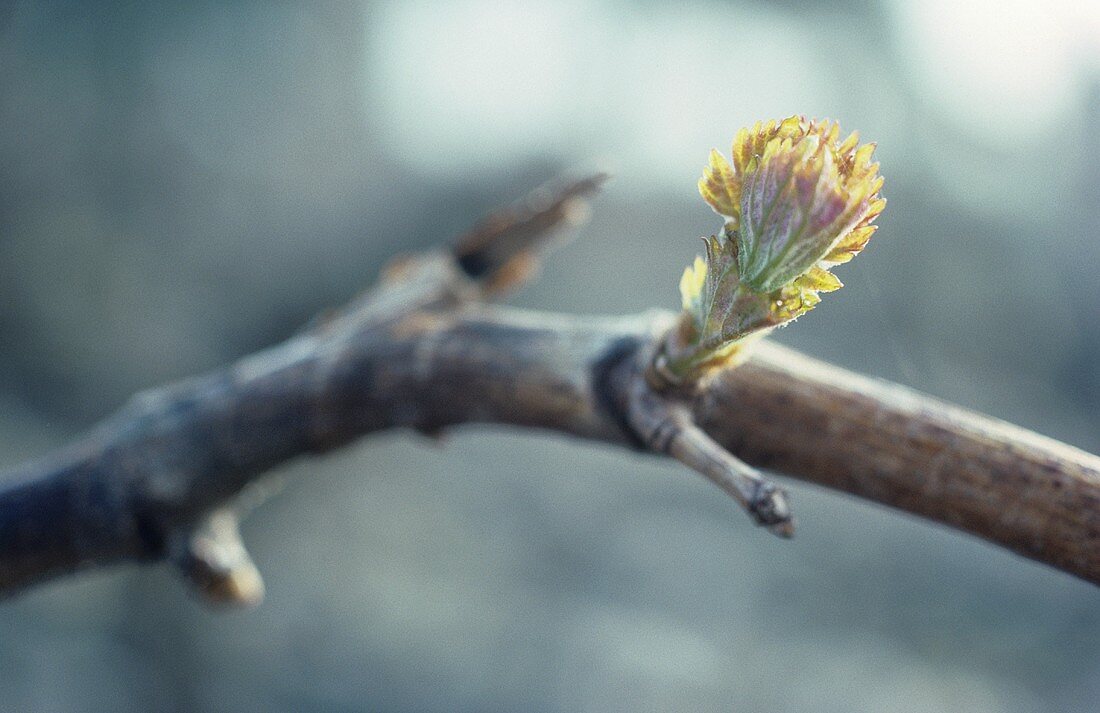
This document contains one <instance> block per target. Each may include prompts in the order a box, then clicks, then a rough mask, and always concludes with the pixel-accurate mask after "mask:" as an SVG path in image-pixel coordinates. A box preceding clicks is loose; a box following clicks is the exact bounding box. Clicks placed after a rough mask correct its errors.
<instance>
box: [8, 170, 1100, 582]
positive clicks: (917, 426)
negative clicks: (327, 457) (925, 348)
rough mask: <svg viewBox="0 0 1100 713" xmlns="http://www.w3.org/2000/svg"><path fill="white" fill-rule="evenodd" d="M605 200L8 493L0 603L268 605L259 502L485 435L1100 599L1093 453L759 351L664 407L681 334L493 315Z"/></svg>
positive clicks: (475, 239)
mask: <svg viewBox="0 0 1100 713" xmlns="http://www.w3.org/2000/svg"><path fill="white" fill-rule="evenodd" d="M597 183H598V181H593V180H590V181H587V182H578V183H576V184H573V185H571V186H568V187H566V188H565V189H564V190H563V191H561V192H560V193H559V194H557V195H556V196H548V197H546V198H545V199H544V200H543V201H542V203H540V204H536V205H534V206H533V207H532V206H526V207H525V206H520V207H517V208H512V209H509V211H507V212H505V213H502V214H498V215H497V216H496V217H494V218H492V219H490V220H489V221H487V222H486V223H485V224H484V225H483V226H482V227H481V228H479V229H478V230H476V231H474V233H472V234H471V235H470V236H467V237H466V238H465V239H464V240H463V241H461V242H460V244H459V247H458V248H457V249H456V251H455V254H454V255H452V254H450V253H440V254H437V255H429V256H425V257H423V258H418V259H414V260H408V261H406V262H405V263H402V264H400V265H398V266H396V267H394V268H392V269H391V270H390V271H389V272H388V274H387V277H386V278H385V279H384V281H383V283H382V284H381V285H380V286H379V287H378V288H377V289H375V290H374V291H373V292H371V293H368V294H367V295H365V296H363V297H361V298H360V299H358V300H357V301H356V302H354V303H353V304H352V305H350V306H349V307H348V308H347V309H345V310H344V311H343V312H341V313H339V314H336V315H334V316H331V317H329V318H328V319H327V320H325V321H323V322H321V323H319V324H317V325H315V326H313V327H312V328H311V329H310V330H309V331H307V332H305V333H303V334H301V335H299V336H297V337H295V338H293V339H291V340H290V341H288V342H286V343H284V344H282V345H279V346H277V347H274V348H272V349H269V350H267V351H265V352H262V353H260V354H257V355H253V356H250V357H247V358H245V359H243V360H241V361H240V362H238V363H236V364H234V365H232V366H230V367H228V368H226V369H224V370H222V371H219V372H216V373H213V374H210V375H207V376H204V377H200V378H196V379H192V380H189V381H186V382H182V383H180V384H177V385H173V386H169V387H166V388H163V389H158V390H155V391H152V392H149V393H147V394H143V395H139V396H138V397H136V398H135V399H134V400H133V402H132V403H131V404H130V405H128V406H127V407H126V408H125V409H124V410H123V411H122V412H121V413H120V414H118V415H116V416H115V417H113V418H111V419H109V420H107V421H105V422H104V423H103V424H102V425H100V426H99V427H97V428H96V429H95V430H93V431H92V432H91V433H90V434H88V435H87V436H86V437H84V438H82V439H80V440H79V441H78V442H77V443H74V444H73V445H71V446H70V447H68V448H66V449H64V450H63V451H62V452H60V453H58V454H54V455H52V456H50V457H48V458H46V459H44V460H42V461H39V462H36V463H31V464H27V465H25V466H23V467H22V468H19V469H17V471H16V472H14V473H12V474H10V475H9V476H8V477H6V478H4V479H2V480H0V592H2V593H9V594H10V593H13V592H17V591H19V590H21V589H22V588H24V587H26V586H27V585H30V584H33V583H35V582H40V581H43V580H45V579H48V578H49V577H51V576H56V575H61V574H66V573H70V572H73V571H76V570H78V569H81V568H84V567H89V566H101V565H106V564H111V563H117V562H122V561H130V560H138V561H153V560H157V559H167V560H169V561H171V562H173V563H175V564H176V566H178V567H179V569H180V570H181V571H182V572H183V573H184V574H185V575H186V577H187V578H188V580H189V581H190V582H192V583H193V584H194V585H195V586H196V587H197V589H198V590H199V591H200V592H202V593H204V594H205V595H206V596H208V597H209V598H210V599H212V600H215V601H227V602H236V603H251V602H254V601H257V600H258V599H259V597H260V596H261V595H262V583H261V581H260V579H259V576H258V574H257V573H256V571H255V568H254V567H253V565H252V564H251V562H250V561H249V559H248V556H247V553H246V551H245V549H244V547H243V545H242V544H241V542H240V539H239V534H238V532H237V528H236V521H235V515H234V514H233V512H232V506H233V503H234V502H235V496H236V495H237V494H238V493H240V491H241V490H242V489H244V488H245V487H246V486H247V485H249V484H250V483H252V482H253V481H255V480H257V479H259V478H261V477H262V476H263V474H264V473H265V472H266V471H268V470H269V469H271V468H272V467H273V466H275V465H277V464H279V463H281V462H284V461H286V460H288V459H291V458H294V457H297V456H300V455H303V454H311V453H321V452H324V451H327V450H331V449H333V448H337V447H339V446H341V445H343V444H346V443H348V442H349V441H352V440H354V439H356V438H359V437H361V436H363V435H365V434H368V433H372V432H376V431H380V430H385V429H390V428H400V427H407V428H414V429H417V430H420V431H422V432H425V433H436V432H438V431H440V430H441V429H445V428H448V427H450V426H454V425H458V424H465V423H488V422H492V423H500V424H507V425H512V426H518V427H528V428H540V429H546V430H550V431H554V432H558V433H564V434H569V435H572V436H576V437H580V438H586V439H594V440H599V441H605V442H610V443H614V444H618V445H621V446H624V447H629V448H635V449H642V450H648V451H652V452H655V453H661V454H667V455H671V456H672V457H675V458H677V459H679V460H681V461H682V462H684V463H686V464H687V465H689V466H690V467H692V468H695V469H697V470H699V471H700V472H701V473H703V474H704V475H706V476H707V477H709V478H711V479H712V480H714V481H715V482H716V483H717V484H718V485H719V486H720V487H722V488H723V489H724V490H726V491H727V492H729V493H730V494H731V495H732V496H734V497H735V498H737V499H738V501H739V502H741V503H742V504H743V505H744V506H745V507H746V508H747V509H748V510H749V512H750V514H751V515H752V516H753V517H754V518H755V519H756V520H757V521H758V522H759V523H761V524H764V525H766V526H768V527H769V528H770V529H772V530H773V531H775V532H777V533H779V534H790V531H791V526H792V521H791V519H790V512H789V508H788V506H787V502H786V499H785V497H784V494H783V491H782V490H781V489H778V488H776V487H775V486H774V485H772V484H770V483H769V482H768V481H767V480H766V479H764V478H763V477H761V476H760V475H759V473H757V472H756V471H755V470H754V469H753V468H752V467H750V466H749V465H746V464H745V463H748V464H751V465H752V466H756V467H761V468H768V469H774V470H777V471H781V472H784V473H787V474H789V475H792V476H794V477H796V478H799V479H802V480H806V481H810V482H814V483H818V484H821V485H825V486H827V487H831V488H835V489H839V490H843V491H846V492H849V493H852V494H853V495H856V496H859V497H862V498H866V499H869V500H873V501H876V502H879V503H883V504H885V505H889V506H891V507H894V508H898V509H900V510H905V511H908V512H911V513H915V514H918V515H921V516H923V517H926V518H928V519H931V520H934V521H937V522H940V523H943V524H946V525H949V526H951V527H954V528H957V529H960V530H963V531H966V532H970V533H972V534H974V535H977V536H979V537H983V538H985V539H987V540H989V541H991V542H994V543H996V544H998V545H1001V546H1004V547H1007V548H1009V549H1011V550H1013V551H1015V552H1018V553H1020V554H1022V555H1024V556H1026V557H1030V558H1032V559H1035V560H1039V561H1041V562H1046V563H1047V564H1050V565H1052V566H1054V567H1057V568H1059V569H1062V570H1064V571H1066V572H1069V573H1071V574H1074V575H1076V576H1078V577H1081V578H1083V579H1086V580H1088V581H1091V582H1094V583H1098V584H1100V458H1097V457H1096V456H1093V455H1090V454H1088V453H1084V452H1082V451H1080V450H1077V449H1075V448H1072V447H1070V446H1067V445H1064V444H1061V443H1058V442H1056V441H1052V440H1050V439H1046V438H1043V437H1041V436H1038V435H1036V434H1033V433H1030V432H1028V431H1025V430H1023V429H1020V428H1017V427H1015V426H1011V425H1009V424H1006V423H1002V422H1000V421H997V420H995V419H991V418H988V417H985V416H980V415H977V414H974V413H971V412H968V411H964V410H962V409H959V408H956V407H953V406H950V405H947V404H944V403H941V402H939V401H936V400H934V399H930V398H928V397H925V396H921V395H919V394H916V393H914V392H912V391H909V390H907V389H905V388H903V387H899V386H894V385H890V384H887V383H884V382H881V381H877V380H873V379H869V378H866V377H862V376H858V375H856V374H852V373H850V372H847V371H844V370H842V369H838V368H836V367H832V366H828V365H826V364H823V363H821V362H818V361H816V360H813V359H810V358H808V357H805V356H802V355H800V354H797V353H795V352H793V351H791V350H789V349H785V348H782V347H780V346H777V345H773V344H767V343H762V344H760V345H758V346H757V347H756V348H755V351H754V352H753V356H752V358H751V359H750V360H749V361H748V362H746V363H745V364H743V365H741V366H739V367H737V368H735V369H730V370H727V371H725V372H723V373H721V374H720V375H719V376H718V377H717V378H714V379H712V380H710V381H707V382H706V383H704V384H701V385H698V387H697V388H695V389H694V390H691V391H669V390H666V389H661V388H658V387H655V386H653V385H652V384H650V383H649V382H648V381H647V379H646V372H647V367H648V365H649V364H650V363H651V355H652V353H653V349H654V347H655V345H656V344H657V343H658V342H659V340H660V339H661V336H662V335H663V334H664V333H665V331H666V330H667V329H668V328H669V326H670V325H671V324H672V323H673V321H674V319H675V316H674V315H671V314H667V313H648V314H644V315H641V316H637V317H630V318H616V319H611V318H607V319H598V318H576V317H569V316H562V315H552V314H545V313H536V312H525V311H520V310H513V309H505V308H500V307H495V306H492V305H488V304H485V303H484V301H483V298H484V297H485V296H486V295H487V294H490V293H492V292H494V291H496V290H498V289H500V288H501V287H502V286H503V285H506V284H508V283H509V282H512V281H514V279H515V277H516V276H517V275H518V274H520V273H522V272H524V271H526V270H527V269H528V268H529V267H530V266H531V260H532V254H533V253H532V250H533V248H534V247H536V246H537V245H538V244H539V242H540V240H541V238H540V237H539V236H541V235H543V234H544V233H545V232H546V231H547V230H548V229H549V228H552V227H554V226H556V225H558V224H559V223H561V222H562V221H563V220H566V219H568V218H569V217H570V216H571V215H575V214H576V210H575V208H576V206H577V202H578V201H579V200H580V198H581V197H582V196H583V195H584V194H585V193H587V192H589V191H591V190H592V189H593V188H594V187H595V185H596V184H597ZM456 256H457V257H456ZM520 266H522V268H523V269H519V268H520ZM739 459H740V460H739ZM741 461H744V462H741Z"/></svg>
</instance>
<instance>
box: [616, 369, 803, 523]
mask: <svg viewBox="0 0 1100 713" xmlns="http://www.w3.org/2000/svg"><path fill="white" fill-rule="evenodd" d="M649 361H650V362H651V361H652V360H649ZM651 378H652V375H651V374H650V373H649V372H638V371H635V372H634V373H632V374H631V375H630V376H629V379H630V385H629V386H628V387H627V388H628V389H629V396H628V398H627V399H626V404H625V406H626V409H627V421H628V423H630V425H631V426H632V427H633V429H634V431H635V433H636V434H637V436H638V438H639V439H640V440H641V441H642V443H643V444H645V446H646V447H647V448H648V449H650V450H652V451H655V452H657V453H665V454H667V455H670V456H672V457H673V458H675V459H676V460H678V461H680V462H681V463H683V464H684V465H686V466H688V467H689V468H691V469H692V470H695V471H696V472H698V473H701V474H702V475H704V476H706V477H707V478H708V479H710V480H711V482H713V483H714V484H715V485H717V486H718V487H720V488H721V489H722V490H724V491H725V492H726V493H728V494H729V495H731V496H732V497H733V498H734V500H736V501H737V502H738V503H740V504H741V506H742V507H744V508H745V510H746V511H747V512H748V513H749V515H750V516H751V517H752V518H753V520H755V521H756V523H757V524H758V525H763V526H764V527H766V528H767V529H768V531H769V532H771V533H773V534H775V535H778V536H779V537H783V538H789V537H792V536H793V535H794V518H793V516H792V515H791V506H790V503H789V502H788V500H787V493H786V491H784V490H783V489H782V488H780V487H779V486H778V485H776V484H775V483H773V482H771V481H770V480H768V479H767V478H765V477H764V476H763V475H761V473H760V472H759V471H758V470H756V469H755V468H753V467H752V466H750V465H748V464H747V463H744V462H742V461H741V460H740V459H738V458H737V457H735V456H734V455H733V454H732V453H730V452H729V451H727V450H726V449H725V448H723V447H722V446H721V445H719V444H718V443H717V442H715V440H714V439H713V438H711V437H710V436H709V435H708V434H707V433H706V432H705V431H704V430H703V429H701V428H700V427H699V426H698V425H697V424H696V423H695V422H694V420H693V419H692V416H691V413H690V410H689V409H688V408H687V407H686V405H685V404H684V403H682V402H680V401H678V400H677V399H676V397H675V396H669V395H667V394H665V393H663V392H662V391H661V387H660V386H659V385H658V386H654V385H653V384H652V383H650V381H649V379H651Z"/></svg>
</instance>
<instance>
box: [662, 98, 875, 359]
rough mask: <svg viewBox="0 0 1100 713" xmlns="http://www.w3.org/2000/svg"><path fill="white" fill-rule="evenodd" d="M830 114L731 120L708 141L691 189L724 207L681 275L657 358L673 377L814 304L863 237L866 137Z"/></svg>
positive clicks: (867, 226)
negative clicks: (733, 130)
mask: <svg viewBox="0 0 1100 713" xmlns="http://www.w3.org/2000/svg"><path fill="white" fill-rule="evenodd" d="M839 139H840V126H839V125H838V124H836V123H834V122H829V121H828V120H826V121H820V122H818V121H813V120H807V119H806V118H805V117H801V116H792V117H788V118H786V119H784V120H782V121H779V122H776V121H768V122H766V123H761V122H757V123H756V124H755V125H753V126H752V128H743V129H741V130H740V131H738V132H737V135H736V137H735V138H734V141H733V147H732V150H731V152H730V157H731V160H729V161H727V160H726V158H725V157H724V156H723V155H722V154H721V153H719V152H718V151H712V152H711V155H710V161H709V164H708V165H707V167H706V168H705V169H704V171H703V177H702V178H701V179H700V180H699V193H700V194H701V195H702V196H703V199H704V200H705V201H706V202H707V203H708V204H709V205H710V207H711V208H713V209H714V211H715V212H716V213H718V215H720V216H721V217H722V218H724V221H725V224H724V226H723V230H722V232H721V233H719V234H718V235H715V236H711V237H709V238H704V243H705V258H696V259H695V262H694V263H693V264H692V265H691V266H690V267H688V268H687V270H685V271H684V276H683V278H682V279H681V281H680V292H681V296H682V298H683V308H684V322H683V324H682V325H681V329H680V330H679V331H678V337H677V340H676V342H675V343H674V344H673V346H672V347H671V349H669V348H668V347H666V354H665V365H666V367H667V369H668V371H670V372H671V373H672V374H674V375H675V376H677V377H678V378H686V377H691V376H699V375H701V373H702V372H703V371H705V370H707V369H709V368H711V367H714V366H718V365H721V364H723V363H727V362H728V360H729V359H731V358H732V357H733V356H734V355H736V353H737V352H738V349H739V347H740V346H742V345H743V344H745V343H746V342H747V340H749V339H750V338H753V337H756V336H761V335H763V334H766V333H767V332H768V331H770V330H771V329H774V328H775V327H778V326H781V325H783V324H786V323H788V322H790V321H791V320H793V319H795V318H797V317H799V316H800V315H802V314H805V313H806V312H808V311H809V310H811V309H813V308H814V307H815V306H816V305H817V304H818V303H819V302H820V301H821V297H820V293H822V292H832V291H834V290H838V289H840V288H841V287H842V286H843V285H842V283H841V282H840V280H838V279H837V278H836V277H835V276H834V275H833V274H832V273H831V272H829V269H830V268H831V267H833V266H834V265H839V264H841V263H845V262H848V261H849V260H851V259H852V258H853V257H854V256H855V255H857V254H858V253H859V252H860V251H861V250H862V249H863V248H864V247H865V246H866V244H867V241H868V240H870V239H871V236H872V235H873V234H874V232H875V228H876V226H874V225H872V224H871V222H872V221H873V220H874V219H875V218H876V217H877V216H878V215H879V213H881V212H882V209H883V207H884V206H885V205H886V201H885V200H884V199H882V198H880V197H879V190H880V189H881V188H882V177H881V176H879V175H878V164H877V163H872V162H871V156H872V154H873V153H874V149H875V145H874V144H863V145H860V144H859V136H858V134H856V133H852V134H850V135H849V136H848V137H847V138H846V139H844V140H843V141H840V140H839Z"/></svg>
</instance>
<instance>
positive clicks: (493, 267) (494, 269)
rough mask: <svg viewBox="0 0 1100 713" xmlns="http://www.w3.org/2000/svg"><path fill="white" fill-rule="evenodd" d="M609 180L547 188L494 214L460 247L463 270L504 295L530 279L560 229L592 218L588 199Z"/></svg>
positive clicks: (603, 177) (596, 178) (598, 176)
mask: <svg viewBox="0 0 1100 713" xmlns="http://www.w3.org/2000/svg"><path fill="white" fill-rule="evenodd" d="M607 178H608V175H607V174H606V173H597V174H594V175H591V176H587V177H585V178H582V179H579V180H576V181H571V182H569V183H565V184H558V185H551V186H543V187H541V188H538V189H536V190H534V191H532V192H531V193H530V194H528V195H527V196H526V197H525V198H523V199H522V200H520V201H518V202H516V203H515V204H513V205H511V206H508V207H506V208H502V209H500V210H498V211H496V212H494V213H492V214H490V215H489V216H488V217H486V218H485V219H484V220H482V221H481V222H480V223H479V224H478V225H477V226H475V227H474V228H473V230H471V231H470V232H469V233H467V234H466V235H464V236H462V237H461V238H459V240H458V242H457V243H456V245H455V249H454V255H455V258H456V259H457V261H458V264H459V266H460V267H461V268H462V270H463V271H464V272H465V273H466V274H467V275H469V276H470V277H472V278H474V279H475V280H478V281H480V282H481V283H482V284H483V285H484V289H485V290H487V291H489V292H501V291H503V290H505V289H507V288H508V287H511V286H513V285H515V284H517V283H519V282H522V281H524V280H525V279H527V278H528V277H529V276H530V275H531V274H532V273H533V272H534V271H535V266H536V261H535V254H536V253H537V252H538V251H539V250H540V249H541V248H542V247H543V246H544V245H545V244H546V243H548V242H549V237H550V235H551V234H552V233H553V232H554V230H555V229H557V228H560V227H565V226H575V225H577V224H579V223H582V222H584V221H585V220H586V219H587V217H588V204H587V201H586V199H587V198H588V197H589V196H591V195H593V194H595V193H596V192H597V191H598V190H599V188H600V186H601V185H603V183H604V181H606V180H607Z"/></svg>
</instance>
